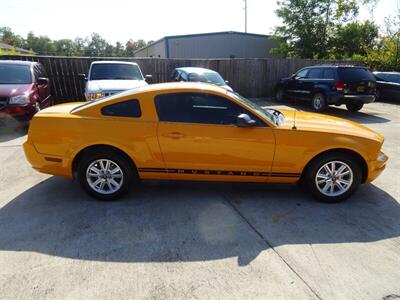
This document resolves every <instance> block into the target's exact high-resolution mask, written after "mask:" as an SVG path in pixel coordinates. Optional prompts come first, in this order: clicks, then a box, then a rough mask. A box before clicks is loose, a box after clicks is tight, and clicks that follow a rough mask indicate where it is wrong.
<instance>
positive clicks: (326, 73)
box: [322, 68, 335, 79]
mask: <svg viewBox="0 0 400 300" xmlns="http://www.w3.org/2000/svg"><path fill="white" fill-rule="evenodd" d="M322 70H323V71H322V78H324V79H335V73H334V72H333V70H332V69H329V68H325V69H322Z"/></svg>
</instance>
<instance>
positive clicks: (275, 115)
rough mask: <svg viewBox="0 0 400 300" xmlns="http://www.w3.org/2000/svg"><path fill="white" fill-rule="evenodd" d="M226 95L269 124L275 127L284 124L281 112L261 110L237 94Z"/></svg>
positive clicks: (229, 93)
mask: <svg viewBox="0 0 400 300" xmlns="http://www.w3.org/2000/svg"><path fill="white" fill-rule="evenodd" d="M228 95H229V96H231V97H233V98H235V99H236V100H239V101H240V102H241V103H243V104H244V105H246V106H247V107H249V108H250V109H251V110H254V111H256V112H258V113H259V114H260V115H262V116H263V117H264V118H265V119H267V120H269V121H270V122H272V123H274V124H275V125H278V126H279V125H282V124H283V123H284V119H283V118H284V117H283V114H282V113H281V112H279V111H278V110H275V109H263V108H262V107H261V106H259V105H257V104H255V103H254V102H252V101H250V100H249V99H246V98H244V97H242V96H240V95H239V94H238V93H234V92H228Z"/></svg>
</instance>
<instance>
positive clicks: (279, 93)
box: [275, 87, 285, 102]
mask: <svg viewBox="0 0 400 300" xmlns="http://www.w3.org/2000/svg"><path fill="white" fill-rule="evenodd" d="M284 98H285V92H284V90H283V88H281V87H280V88H278V89H277V90H276V93H275V99H276V101H277V102H282V101H283V100H284Z"/></svg>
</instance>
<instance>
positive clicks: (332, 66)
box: [303, 64, 367, 69]
mask: <svg viewBox="0 0 400 300" xmlns="http://www.w3.org/2000/svg"><path fill="white" fill-rule="evenodd" d="M308 68H360V69H366V68H367V67H364V66H355V65H334V64H332V65H329V64H324V65H315V66H306V67H304V68H303V69H308Z"/></svg>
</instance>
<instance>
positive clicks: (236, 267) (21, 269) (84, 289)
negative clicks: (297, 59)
mask: <svg viewBox="0 0 400 300" xmlns="http://www.w3.org/2000/svg"><path fill="white" fill-rule="evenodd" d="M259 102H260V103H262V104H265V105H276V104H275V103H270V102H265V101H263V100H259ZM286 104H287V105H290V106H291V107H293V105H292V104H291V103H286ZM296 107H297V108H300V109H304V110H307V106H305V105H299V106H296ZM326 113H327V114H330V115H336V116H339V117H346V118H350V119H352V120H355V121H358V122H360V123H363V124H365V125H366V126H368V127H370V128H372V129H374V130H375V131H377V132H379V133H381V134H383V135H384V136H385V138H386V141H385V144H384V151H385V152H386V154H388V156H389V157H390V161H389V163H388V166H387V169H386V170H385V172H384V173H383V174H382V176H381V177H379V178H378V179H377V180H376V181H375V182H374V183H373V184H368V185H364V186H362V187H361V188H360V189H359V190H358V191H357V193H356V194H355V195H354V196H353V197H352V198H351V199H350V200H349V201H347V202H345V203H341V204H334V205H328V204H322V203H317V202H314V201H313V200H312V199H311V198H310V196H309V195H308V194H307V193H306V192H305V191H302V190H298V189H296V188H295V187H294V186H286V185H285V186H276V185H249V184H228V183H227V184H208V183H165V182H152V183H146V184H143V185H141V186H140V187H138V188H137V190H136V191H134V192H133V193H131V194H129V195H128V196H126V197H125V199H124V200H123V201H119V202H113V203H102V202H97V201H94V200H92V199H91V198H89V197H88V196H86V194H85V193H84V192H83V191H82V190H81V189H80V187H79V186H78V184H77V183H76V182H73V181H70V180H68V179H64V178H58V177H52V176H47V175H44V174H39V173H36V172H35V171H33V170H32V169H31V168H30V166H29V165H28V163H27V162H26V161H25V158H24V154H23V151H22V148H21V144H22V143H23V141H24V139H25V135H24V131H23V130H7V129H3V130H2V132H1V135H0V163H1V168H0V266H1V267H0V295H1V296H0V298H2V299H16V298H19V299H47V298H49V299H52V298H66V299H89V298H90V299H94V298H96V299H97V298H107V299H111V298H112V299H114V298H118V299H122V298H137V299H142V298H143V299H197V298H211V299H219V298H221V299H249V298H263V299H384V300H389V299H396V298H399V299H400V187H399V186H400V175H399V170H400V135H399V132H400V105H396V104H389V103H374V104H370V105H367V106H366V107H365V108H364V109H363V110H362V111H361V112H359V113H349V112H348V111H347V110H345V109H342V108H335V107H333V108H329V109H328V111H327V112H326ZM332 130H334V128H332Z"/></svg>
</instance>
